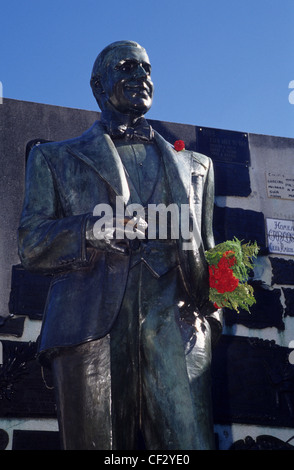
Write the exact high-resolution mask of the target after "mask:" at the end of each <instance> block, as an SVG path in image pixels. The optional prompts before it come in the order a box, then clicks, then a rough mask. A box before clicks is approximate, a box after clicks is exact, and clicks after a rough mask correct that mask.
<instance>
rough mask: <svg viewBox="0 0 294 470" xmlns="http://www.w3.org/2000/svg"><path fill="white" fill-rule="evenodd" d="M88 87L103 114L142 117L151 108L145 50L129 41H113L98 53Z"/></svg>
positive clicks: (148, 65) (148, 64) (149, 74)
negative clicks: (110, 113) (112, 112)
mask: <svg viewBox="0 0 294 470" xmlns="http://www.w3.org/2000/svg"><path fill="white" fill-rule="evenodd" d="M91 87H92V91H93V94H94V96H95V98H96V101H97V103H98V105H99V107H100V109H101V110H102V111H103V110H105V109H107V108H108V109H109V108H111V109H112V110H113V111H115V112H118V113H122V114H126V115H132V116H134V117H137V116H141V115H143V114H145V113H146V112H147V111H148V110H149V109H150V107H151V105H152V99H153V83H152V81H151V65H150V61H149V58H148V55H147V53H146V50H145V49H144V48H143V47H142V46H140V45H139V44H138V43H136V42H133V41H117V42H114V43H112V44H110V45H109V46H107V47H106V48H105V49H103V50H102V52H100V54H99V55H98V57H97V59H96V61H95V63H94V66H93V70H92V75H91Z"/></svg>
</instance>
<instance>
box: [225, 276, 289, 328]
mask: <svg viewBox="0 0 294 470" xmlns="http://www.w3.org/2000/svg"><path fill="white" fill-rule="evenodd" d="M251 284H252V287H253V288H254V296H255V300H256V304H254V305H252V307H250V313H249V312H247V311H246V310H240V313H237V312H235V311H233V310H229V309H225V312H224V316H225V322H226V325H228V326H231V325H235V324H241V325H245V326H247V327H248V328H257V329H261V328H268V327H276V328H278V330H281V331H282V330H284V329H285V324H284V322H283V306H282V304H281V299H280V297H281V291H280V289H273V290H268V289H265V288H264V287H263V285H262V284H261V283H259V282H251ZM293 314H294V312H293Z"/></svg>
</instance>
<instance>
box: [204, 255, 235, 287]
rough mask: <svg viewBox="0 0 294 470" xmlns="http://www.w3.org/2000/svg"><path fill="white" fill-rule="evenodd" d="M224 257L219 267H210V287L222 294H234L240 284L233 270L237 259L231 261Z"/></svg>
mask: <svg viewBox="0 0 294 470" xmlns="http://www.w3.org/2000/svg"><path fill="white" fill-rule="evenodd" d="M224 255H226V254H224ZM224 255H223V256H222V258H221V259H220V260H219V262H218V264H217V266H214V265H213V266H209V285H210V287H212V288H213V289H216V290H217V291H218V292H219V293H220V294H224V293H225V292H233V291H234V290H235V289H236V287H238V284H239V279H238V278H236V277H235V276H234V273H233V271H232V269H231V266H232V265H234V264H235V262H236V259H235V257H233V258H231V259H229V258H227V257H226V256H224Z"/></svg>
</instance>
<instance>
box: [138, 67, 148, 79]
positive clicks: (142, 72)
mask: <svg viewBox="0 0 294 470" xmlns="http://www.w3.org/2000/svg"><path fill="white" fill-rule="evenodd" d="M147 75H148V73H147V72H146V70H145V69H144V67H143V66H142V65H141V64H138V67H137V69H136V73H135V76H136V77H137V78H142V77H143V78H144V77H147Z"/></svg>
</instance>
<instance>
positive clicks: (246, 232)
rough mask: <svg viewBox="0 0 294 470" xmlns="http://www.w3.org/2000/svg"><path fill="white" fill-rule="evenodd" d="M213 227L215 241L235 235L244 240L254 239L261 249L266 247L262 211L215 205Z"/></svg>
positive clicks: (231, 237)
mask: <svg viewBox="0 0 294 470" xmlns="http://www.w3.org/2000/svg"><path fill="white" fill-rule="evenodd" d="M213 227H214V236H215V241H216V243H221V242H223V241H226V240H232V239H233V238H234V237H237V238H238V239H239V240H244V242H254V241H256V242H257V244H258V246H259V247H260V248H261V249H266V242H265V226H264V215H263V213H262V212H256V211H251V210H244V209H239V208H234V209H232V208H230V207H218V206H215V208H214V220H213Z"/></svg>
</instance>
